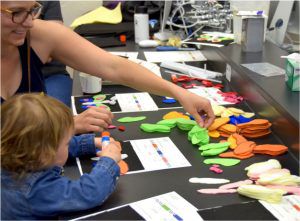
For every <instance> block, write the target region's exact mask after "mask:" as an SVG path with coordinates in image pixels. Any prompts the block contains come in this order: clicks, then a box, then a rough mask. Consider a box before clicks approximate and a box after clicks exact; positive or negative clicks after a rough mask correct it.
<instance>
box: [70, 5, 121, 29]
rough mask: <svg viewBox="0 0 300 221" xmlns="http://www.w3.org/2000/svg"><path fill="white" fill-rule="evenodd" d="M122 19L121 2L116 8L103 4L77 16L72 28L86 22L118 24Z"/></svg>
mask: <svg viewBox="0 0 300 221" xmlns="http://www.w3.org/2000/svg"><path fill="white" fill-rule="evenodd" d="M121 21H122V13H121V3H119V4H118V5H117V7H115V8H114V9H112V10H111V9H108V8H105V7H103V6H101V7H99V8H97V9H95V10H93V11H91V12H89V13H87V14H85V15H83V16H80V17H79V18H76V19H75V20H74V21H73V22H72V24H71V28H73V29H74V28H76V27H78V26H80V25H84V24H92V23H108V24H118V23H120V22H121Z"/></svg>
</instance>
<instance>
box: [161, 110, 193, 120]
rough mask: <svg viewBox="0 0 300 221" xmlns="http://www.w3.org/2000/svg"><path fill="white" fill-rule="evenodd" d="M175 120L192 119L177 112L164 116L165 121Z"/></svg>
mask: <svg viewBox="0 0 300 221" xmlns="http://www.w3.org/2000/svg"><path fill="white" fill-rule="evenodd" d="M174 118H183V119H187V120H188V119H190V118H189V117H188V116H186V115H184V114H183V113H181V112H177V111H171V112H169V113H167V114H165V115H164V116H163V119H164V120H167V119H174Z"/></svg>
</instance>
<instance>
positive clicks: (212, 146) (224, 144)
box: [199, 142, 230, 150]
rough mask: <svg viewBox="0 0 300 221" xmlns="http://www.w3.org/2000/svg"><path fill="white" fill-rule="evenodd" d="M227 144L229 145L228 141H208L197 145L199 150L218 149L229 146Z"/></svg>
mask: <svg viewBox="0 0 300 221" xmlns="http://www.w3.org/2000/svg"><path fill="white" fill-rule="evenodd" d="M229 145H230V143H229V142H222V143H209V144H206V145H202V146H201V147H199V150H209V149H219V148H224V147H229Z"/></svg>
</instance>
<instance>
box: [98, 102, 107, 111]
mask: <svg viewBox="0 0 300 221" xmlns="http://www.w3.org/2000/svg"><path fill="white" fill-rule="evenodd" d="M96 107H105V108H106V109H107V110H109V111H110V107H109V106H107V105H105V104H101V103H98V104H96Z"/></svg>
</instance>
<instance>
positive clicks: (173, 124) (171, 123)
mask: <svg viewBox="0 0 300 221" xmlns="http://www.w3.org/2000/svg"><path fill="white" fill-rule="evenodd" d="M177 119H178V118H174V119H165V120H161V121H158V122H157V123H156V124H159V125H164V126H167V127H170V128H173V127H176V122H177Z"/></svg>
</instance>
